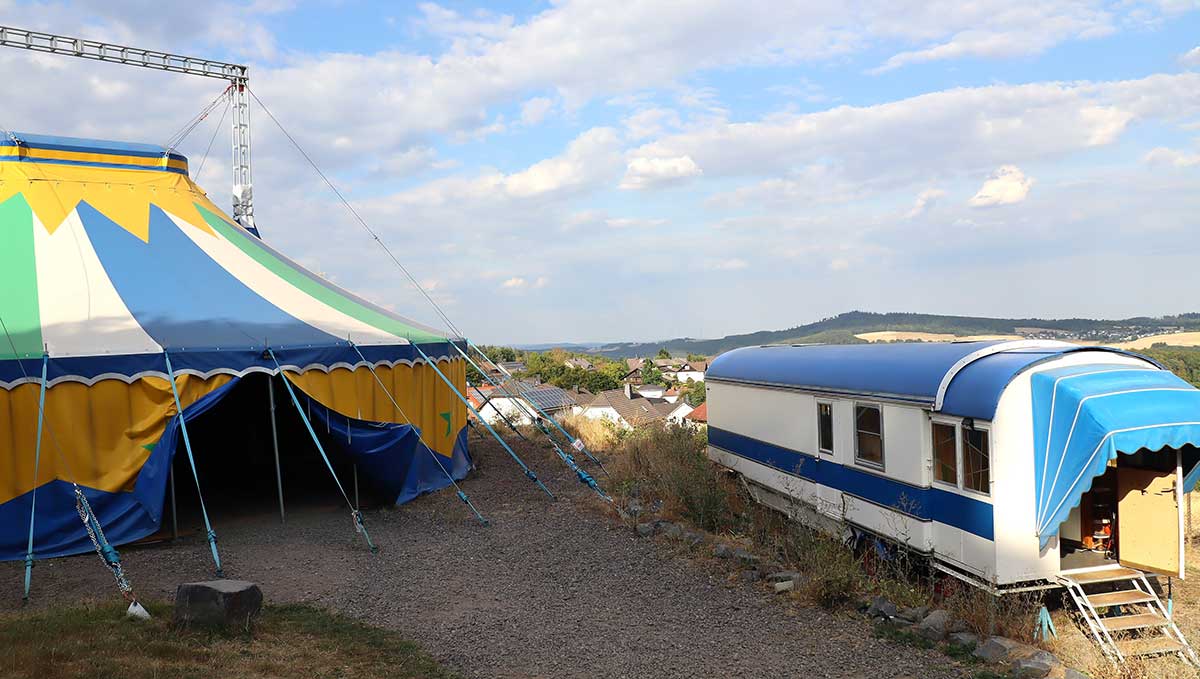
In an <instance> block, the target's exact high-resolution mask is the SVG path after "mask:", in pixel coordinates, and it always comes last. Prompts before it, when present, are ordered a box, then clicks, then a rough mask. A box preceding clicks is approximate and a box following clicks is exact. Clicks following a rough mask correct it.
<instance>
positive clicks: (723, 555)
mask: <svg viewBox="0 0 1200 679" xmlns="http://www.w3.org/2000/svg"><path fill="white" fill-rule="evenodd" d="M713 556H715V557H717V558H718V559H728V558H729V557H731V556H733V548H732V547H730V546H729V545H726V544H724V543H718V544H716V545H713Z"/></svg>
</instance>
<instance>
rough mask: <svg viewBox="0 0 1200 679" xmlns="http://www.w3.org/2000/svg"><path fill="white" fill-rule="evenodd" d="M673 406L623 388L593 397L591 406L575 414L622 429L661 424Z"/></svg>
mask: <svg viewBox="0 0 1200 679" xmlns="http://www.w3.org/2000/svg"><path fill="white" fill-rule="evenodd" d="M673 410H675V406H674V405H673V404H671V403H667V402H666V401H665V400H663V399H661V398H646V397H644V396H642V395H640V394H638V393H636V392H634V391H633V386H632V385H629V384H626V385H625V388H624V389H609V390H608V391H602V392H600V393H599V394H596V397H595V398H594V399H592V402H591V403H587V404H580V405H579V406H578V407H576V408H575V410H574V412H575V413H576V414H578V415H582V416H584V417H587V418H589V419H593V420H607V421H609V422H612V423H614V424H616V425H618V426H620V427H622V428H624V429H633V428H634V427H638V426H641V425H644V424H650V423H652V422H663V421H665V420H666V419H667V416H668V415H670V414H671V412H672V411H673Z"/></svg>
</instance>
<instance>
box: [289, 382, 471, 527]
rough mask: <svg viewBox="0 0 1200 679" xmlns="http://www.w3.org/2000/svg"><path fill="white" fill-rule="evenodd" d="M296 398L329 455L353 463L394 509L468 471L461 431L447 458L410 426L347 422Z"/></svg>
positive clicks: (300, 394)
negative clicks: (394, 504) (347, 459)
mask: <svg viewBox="0 0 1200 679" xmlns="http://www.w3.org/2000/svg"><path fill="white" fill-rule="evenodd" d="M296 396H297V397H298V398H299V399H300V402H301V404H302V405H303V406H304V407H305V409H306V411H307V413H308V415H309V417H310V418H311V419H312V422H313V428H314V429H316V430H317V432H318V433H319V435H320V436H322V440H323V441H325V442H328V443H329V444H330V446H329V447H330V449H331V452H332V451H336V452H340V453H342V454H343V455H345V456H346V457H347V458H349V459H350V460H351V461H353V462H354V464H356V465H357V466H358V472H359V478H360V479H365V480H366V482H368V483H370V484H371V485H372V486H374V487H375V488H378V489H380V490H381V491H383V492H385V493H386V494H387V496H388V497H394V498H395V502H396V504H398V505H400V504H404V503H405V502H408V501H409V500H412V499H414V498H416V497H418V496H420V495H423V494H424V493H429V492H432V491H435V490H441V489H442V488H445V487H446V486H448V485H450V480H449V479H448V478H446V473H449V474H450V475H451V476H453V477H454V479H455V480H456V481H460V480H462V479H464V478H466V476H467V472H469V471H470V469H471V457H470V455H469V454H468V453H467V428H466V427H463V428H462V430H461V431H459V433H458V438H457V440H456V441H455V444H454V451H453V455H452V456H451V457H446V456H445V455H440V454H438V453H437V452H434V451H432V450H430V449H428V448H427V447H426V446H425V444H424V443H423V442H422V441H421V434H420V430H419V429H417V428H416V427H414V426H412V425H410V424H391V423H386V422H368V421H366V420H359V419H355V418H352V417H346V416H345V415H342V414H340V413H337V412H334V411H332V410H330V409H329V408H326V407H325V406H323V405H321V404H320V403H318V402H317V401H316V400H315V399H313V398H311V397H309V396H306V395H305V394H304V393H303V392H300V391H298V392H297V393H296ZM439 462H440V463H441V465H442V466H441V467H439V465H438V463H439ZM443 467H444V469H445V471H442V468H443Z"/></svg>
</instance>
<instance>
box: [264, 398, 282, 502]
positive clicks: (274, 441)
mask: <svg viewBox="0 0 1200 679" xmlns="http://www.w3.org/2000/svg"><path fill="white" fill-rule="evenodd" d="M267 403H269V404H270V405H271V447H272V448H274V449H275V488H276V489H277V490H278V491H279V523H284V522H285V518H284V514H283V473H282V472H281V471H280V469H279V432H278V431H277V430H276V427H275V385H273V384H271V376H270V375H267Z"/></svg>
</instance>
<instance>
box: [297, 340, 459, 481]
mask: <svg viewBox="0 0 1200 679" xmlns="http://www.w3.org/2000/svg"><path fill="white" fill-rule="evenodd" d="M438 369H439V370H441V371H442V372H443V373H445V375H446V377H448V378H449V379H450V381H451V382H452V383H453V384H454V386H455V388H457V389H458V391H459V393H465V392H466V389H467V368H466V361H463V360H462V359H454V360H451V361H444V362H440V363H439V364H438ZM375 373H376V374H377V375H379V379H380V381H382V382H383V384H384V385H385V386H387V389H388V391H389V392H391V394H392V396H394V397H395V399H396V403H397V404H398V405H399V406H400V408H401V409H402V410H403V411H404V415H407V416H408V417H410V418H412V420H411V424H415V425H416V426H417V428H418V429H420V430H421V435H422V438H423V439H424V441H425V443H426V445H428V446H429V447H430V448H432V449H433V450H434V451H435V452H437V453H439V454H441V455H444V456H446V457H450V456H452V455H453V454H454V443H455V441H456V440H457V438H458V432H459V431H461V430H462V428H463V427H465V426H467V409H466V406H464V405H463V403H462V401H460V400H459V399H458V397H457V396H455V395H454V393H453V392H452V391H450V389H448V388H447V387H446V384H445V383H444V382H442V379H441V378H440V377H438V376H437V373H435V372H434V371H433V369H432V368H430V367H429V366H428V365H426V364H424V363H418V364H416V365H415V366H407V365H403V364H398V365H396V366H395V367H392V368H389V367H387V366H379V367H377V368H375ZM286 374H287V378H288V379H289V380H291V381H292V383H293V384H295V385H296V386H297V387H299V388H300V390H301V391H303V392H304V393H305V394H308V396H309V397H311V398H313V399H314V400H316V401H317V402H318V403H320V404H321V405H323V406H325V407H326V408H329V409H331V410H333V411H334V412H337V413H340V414H342V415H345V416H346V417H351V418H354V419H359V420H368V421H371V422H394V423H397V424H410V421H409V420H408V419H406V418H405V417H404V416H403V415H401V414H400V412H398V411H397V410H396V408H395V406H393V405H392V401H391V399H389V398H388V394H386V393H384V391H383V389H382V388H381V387H380V386H379V383H378V382H376V381H375V378H374V377H373V376H372V375H371V371H370V369H369V368H367V367H365V366H363V367H359V368H357V369H356V370H350V369H349V368H334V369H333V370H331V371H329V372H328V373H326V372H324V371H321V370H309V371H308V372H305V373H304V374H301V375H297V374H295V373H291V372H288V373H286Z"/></svg>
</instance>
